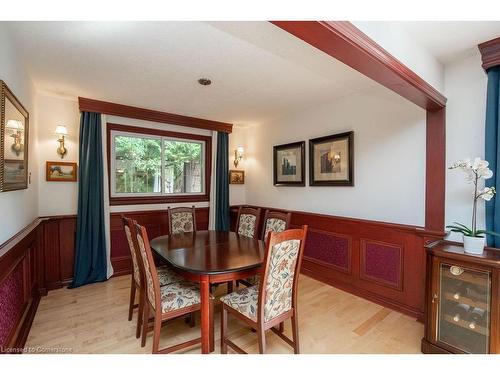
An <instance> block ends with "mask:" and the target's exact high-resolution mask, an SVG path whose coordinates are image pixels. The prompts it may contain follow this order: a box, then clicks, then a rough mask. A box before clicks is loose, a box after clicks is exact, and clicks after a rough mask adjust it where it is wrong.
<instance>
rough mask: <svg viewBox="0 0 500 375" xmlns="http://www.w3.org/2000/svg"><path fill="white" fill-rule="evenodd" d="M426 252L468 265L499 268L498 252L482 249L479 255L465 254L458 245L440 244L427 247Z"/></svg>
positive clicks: (499, 256)
mask: <svg viewBox="0 0 500 375" xmlns="http://www.w3.org/2000/svg"><path fill="white" fill-rule="evenodd" d="M427 250H428V251H430V252H431V253H432V254H434V255H436V256H440V257H443V258H451V259H455V260H461V261H464V262H469V263H477V264H481V265H484V266H489V267H494V268H500V250H493V249H488V248H487V249H484V252H483V253H482V254H479V255H475V254H467V253H466V252H465V251H464V248H463V246H461V245H459V244H453V243H446V242H440V243H437V244H432V245H429V246H428V247H427Z"/></svg>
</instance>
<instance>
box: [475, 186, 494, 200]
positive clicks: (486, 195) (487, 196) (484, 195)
mask: <svg viewBox="0 0 500 375" xmlns="http://www.w3.org/2000/svg"><path fill="white" fill-rule="evenodd" d="M495 193H496V190H495V188H494V187H485V188H484V189H483V190H480V191H479V193H478V195H477V197H478V198H481V199H484V200H485V201H490V200H491V198H493V196H494V195H495Z"/></svg>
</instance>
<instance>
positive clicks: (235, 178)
mask: <svg viewBox="0 0 500 375" xmlns="http://www.w3.org/2000/svg"><path fill="white" fill-rule="evenodd" d="M229 183H230V184H237V185H243V184H244V183H245V171H237V170H235V169H232V170H230V171H229Z"/></svg>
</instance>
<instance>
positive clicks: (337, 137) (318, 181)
mask: <svg viewBox="0 0 500 375" xmlns="http://www.w3.org/2000/svg"><path fill="white" fill-rule="evenodd" d="M309 185H310V186H354V132H352V131H350V132H346V133H340V134H334V135H328V136H326V137H320V138H314V139H310V140H309Z"/></svg>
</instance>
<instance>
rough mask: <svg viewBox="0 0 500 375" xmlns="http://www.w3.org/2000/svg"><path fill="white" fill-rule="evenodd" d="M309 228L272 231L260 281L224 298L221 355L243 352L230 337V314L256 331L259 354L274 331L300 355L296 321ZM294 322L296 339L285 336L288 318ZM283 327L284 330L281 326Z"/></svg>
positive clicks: (294, 336)
mask: <svg viewBox="0 0 500 375" xmlns="http://www.w3.org/2000/svg"><path fill="white" fill-rule="evenodd" d="M306 235H307V225H304V226H303V227H302V229H290V230H287V231H284V232H281V233H276V232H272V233H271V234H270V236H269V241H268V243H267V249H266V255H265V258H264V264H263V266H262V271H261V273H260V278H261V280H262V281H261V282H260V283H259V285H254V286H251V287H248V288H244V289H239V290H237V291H235V292H233V293H230V294H227V295H226V296H224V297H222V298H221V299H220V301H221V302H222V320H221V353H223V354H225V353H227V347H228V346H230V347H231V349H233V350H234V351H236V352H238V353H244V351H243V350H242V349H241V348H240V347H238V346H237V345H236V344H235V343H233V342H232V341H230V340H229V339H228V337H227V314H228V313H229V314H231V315H233V316H235V317H237V318H239V319H241V320H242V321H244V322H245V323H246V324H248V325H249V326H250V327H252V328H254V329H255V330H256V331H257V334H258V338H259V340H258V341H259V352H260V353H264V352H265V350H266V349H265V348H266V339H265V337H266V336H265V332H266V330H269V329H271V330H272V331H273V332H274V333H276V334H277V335H278V336H279V337H280V338H282V339H283V340H284V341H285V342H286V343H287V344H289V345H290V346H292V347H293V350H294V353H295V354H298V353H299V335H298V320H297V286H298V276H299V271H300V265H301V262H302V255H303V253H304V246H305V240H306ZM289 318H290V319H291V320H292V336H293V339H290V338H288V337H287V336H285V334H284V333H283V331H282V330H281V329H278V328H276V326H277V325H279V326H281V325H282V323H283V322H284V321H285V320H286V319H289ZM280 328H281V327H280Z"/></svg>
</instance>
